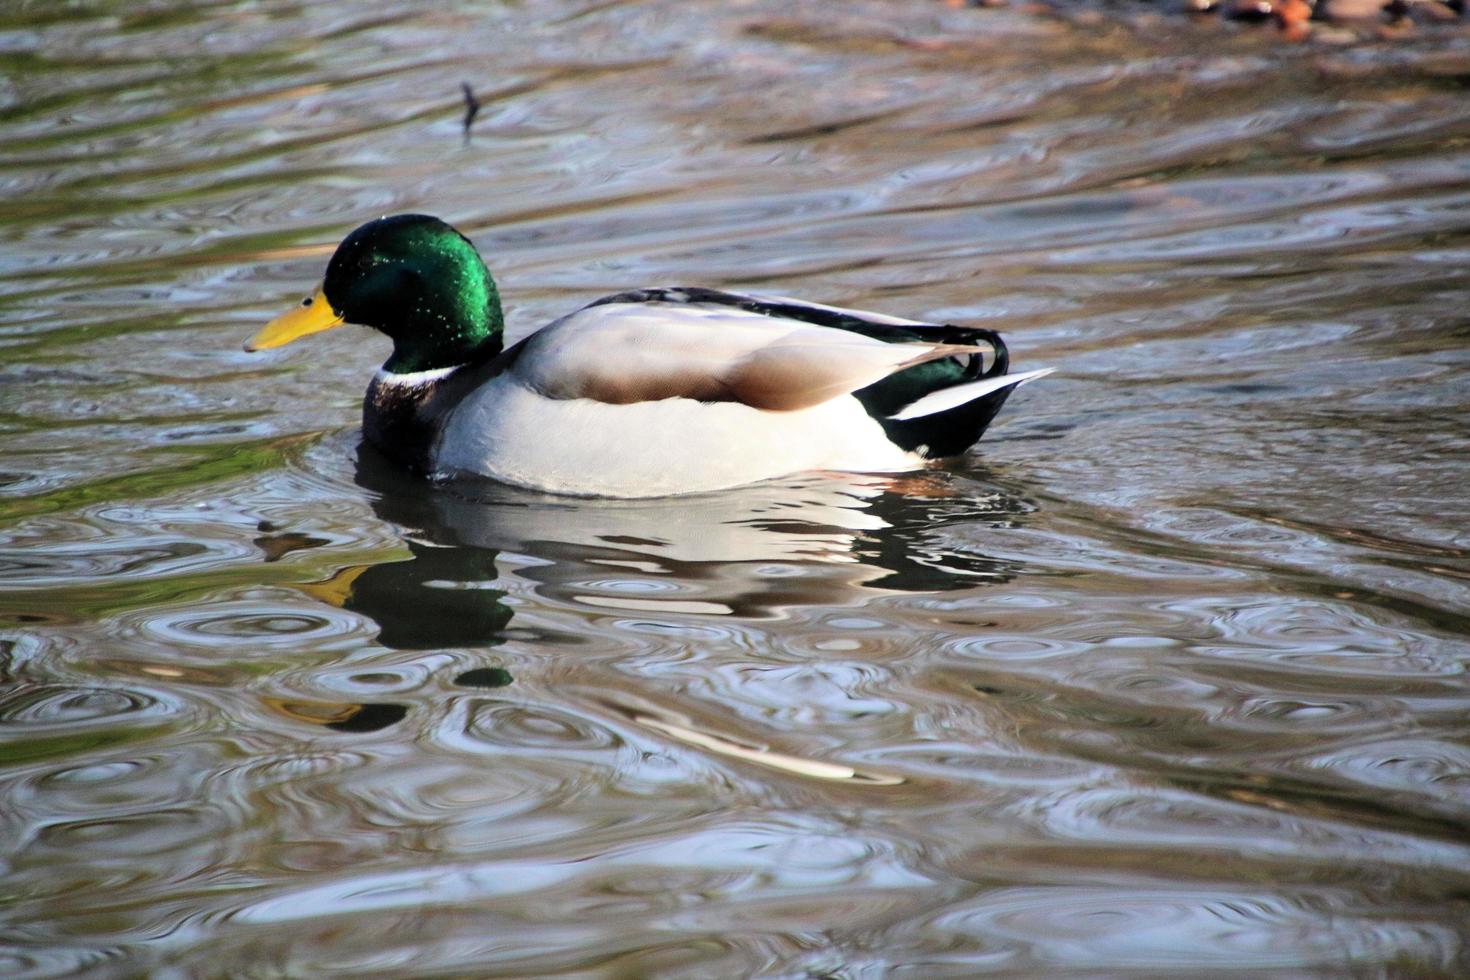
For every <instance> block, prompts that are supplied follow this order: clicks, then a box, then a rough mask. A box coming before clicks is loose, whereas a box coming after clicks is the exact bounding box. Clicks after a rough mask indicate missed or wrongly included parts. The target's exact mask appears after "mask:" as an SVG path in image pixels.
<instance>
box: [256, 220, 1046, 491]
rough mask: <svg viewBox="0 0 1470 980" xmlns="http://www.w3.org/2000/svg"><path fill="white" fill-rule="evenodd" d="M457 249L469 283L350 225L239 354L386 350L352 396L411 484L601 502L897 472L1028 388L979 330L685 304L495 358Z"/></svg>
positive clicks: (659, 293)
mask: <svg viewBox="0 0 1470 980" xmlns="http://www.w3.org/2000/svg"><path fill="white" fill-rule="evenodd" d="M446 235H447V236H453V237H452V238H449V237H446ZM461 243H462V244H461ZM466 248H468V252H469V254H470V255H473V256H474V259H475V263H476V264H478V265H479V267H480V269H483V263H479V261H478V255H475V254H474V252H473V247H472V246H469V245H468V241H467V240H466V239H464V238H463V236H460V235H459V234H458V233H457V232H454V231H453V229H450V228H449V227H448V226H447V225H444V224H443V223H442V222H438V221H437V219H431V218H425V217H422V216H407V215H406V216H399V217H396V218H385V219H381V220H380V221H378V222H372V223H370V224H369V225H365V226H363V227H362V228H360V229H358V230H357V231H356V232H354V233H353V234H352V235H351V236H349V237H348V239H347V240H346V241H345V242H344V243H343V245H342V246H341V248H339V249H338V252H337V255H335V256H334V257H333V259H332V264H331V266H330V267H329V269H328V275H327V279H326V282H325V283H324V286H323V289H322V290H320V291H319V292H318V294H317V295H316V296H315V297H313V300H310V301H308V302H307V303H306V304H304V305H305V307H306V309H303V310H298V311H295V312H293V313H291V314H287V316H286V317H283V318H281V319H280V320H278V321H276V322H274V323H273V324H272V325H271V326H270V327H268V328H267V329H266V330H265V331H263V332H262V333H261V335H260V336H259V337H257V338H256V340H255V341H253V342H252V343H253V345H254V346H256V347H267V346H275V345H276V344H278V343H285V342H288V341H289V340H291V339H294V337H296V336H300V335H301V334H303V333H309V332H313V331H314V330H316V329H325V328H326V327H327V326H335V325H336V324H337V323H341V322H345V321H352V322H365V323H367V324H368V325H371V326H375V327H377V328H378V329H381V330H383V331H384V332H386V333H388V334H389V335H390V336H392V337H393V338H394V341H395V350H394V356H393V357H392V358H390V359H389V360H388V362H387V363H386V364H385V365H384V367H383V369H382V370H380V371H379V372H378V373H377V375H376V376H375V377H374V379H373V381H372V383H371V385H370V386H369V388H368V392H367V397H366V399H365V402H364V408H363V431H364V436H365V438H366V439H367V441H368V442H370V443H372V444H373V445H375V446H376V447H378V448H379V449H380V450H381V451H383V452H384V453H385V454H387V455H388V456H389V457H391V458H393V459H395V460H397V461H398V462H399V463H401V464H402V465H404V466H407V467H409V468H411V469H414V470H416V471H419V472H422V473H425V474H428V475H434V476H441V475H452V474H456V473H474V474H479V475H482V476H489V477H493V478H495V479H498V480H502V481H504V482H506V483H512V484H516V485H519V486H524V487H530V488H533V489H538V490H545V491H549V492H553V493H565V494H579V495H592V496H612V497H646V496H662V495H666V494H676V493H688V492H694V491H701V490H714V489H719V488H723V487H729V486H735V485H738V484H742V483H751V482H754V481H757V480H763V479H768V478H771V477H777V476H783V475H786V474H789V473H795V472H800V471H803V470H814V469H832V470H851V471H894V470H906V469H912V468H914V467H917V466H920V465H923V463H924V462H925V460H927V459H932V458H936V457H940V456H947V455H953V454H955V453H958V452H962V451H964V450H965V449H966V448H968V447H969V446H970V445H971V444H973V443H974V442H975V441H976V440H978V439H979V438H980V435H981V433H983V432H984V430H985V428H986V426H988V425H989V423H990V420H991V419H992V418H994V416H995V414H996V412H998V411H999V410H1000V407H1001V405H1002V404H1003V403H1004V402H1005V400H1006V398H1007V396H1008V395H1009V394H1010V392H1011V391H1012V390H1013V389H1014V388H1015V387H1016V386H1017V385H1019V384H1022V383H1024V382H1025V381H1028V380H1031V379H1032V378H1035V377H1038V376H1040V375H1042V374H1045V373H1047V372H1046V371H1035V372H1031V373H1029V374H1020V375H1008V374H1006V370H1007V367H1008V357H1007V355H1006V349H1005V345H1004V343H1003V342H1002V341H1001V339H1000V337H999V336H998V335H996V334H995V333H994V332H993V331H988V330H978V329H973V328H967V327H958V326H952V325H947V324H930V323H921V322H918V321H913V320H902V319H898V318H895V317H889V316H883V315H880V314H875V313H864V312H861V311H856V310H844V309H838V308H835V307H829V306H821V305H818V304H811V303H803V302H800V301H797V300H789V299H783V298H774V297H761V296H751V295H746V294H741V293H730V292H723V291H717V290H709V289H689V288H667V289H645V290H638V291H635V292H629V293H620V294H618V295H615V296H609V297H606V298H604V299H601V300H598V301H597V302H595V303H593V304H591V305H589V306H586V307H584V308H582V309H580V310H578V311H576V312H575V313H572V314H570V315H569V316H566V317H563V318H562V319H560V320H557V321H556V322H554V323H552V324H550V325H548V326H546V327H544V328H542V329H541V330H539V331H537V332H536V333H534V334H532V335H531V336H529V337H527V338H526V339H525V340H523V341H521V342H520V343H518V344H516V345H514V346H513V347H511V348H509V349H506V350H502V349H501V343H500V335H501V329H500V313H499V302H498V299H497V298H496V296H495V290H494V286H493V284H492V283H490V282H489V276H488V273H486V274H484V280H485V281H484V283H483V284H481V283H479V282H478V281H477V277H476V276H475V275H473V273H474V272H475V270H474V269H470V270H469V271H468V272H467V271H466V270H464V269H462V268H460V266H461V265H462V264H463V263H464V262H465V261H466V259H465V256H464V253H465V250H466ZM426 250H427V252H428V254H427V255H426V254H425V252H426ZM445 255H450V256H451V258H450V259H446V258H445V257H444V256H445ZM405 256H407V258H408V261H405V258H404V257H405ZM415 257H416V258H417V262H415V261H412V260H413V259H414V258H415ZM445 262H449V264H450V265H452V266H453V269H452V271H451V272H449V273H446V275H447V277H448V278H450V279H453V280H455V281H454V282H452V283H451V284H450V286H451V287H452V288H449V289H439V290H438V292H439V294H440V295H439V296H437V297H436V296H435V295H433V293H434V290H433V289H429V288H427V287H426V286H425V283H426V282H428V281H432V280H433V278H434V277H432V276H431V275H429V273H432V272H433V271H434V270H433V268H430V269H427V270H425V269H424V268H422V267H423V266H424V265H426V264H427V265H430V266H433V265H436V264H437V265H443V264H444V263H445ZM405 266H406V267H407V268H408V270H409V271H404V267H405ZM415 266H417V268H415ZM441 271H442V270H441ZM354 277H355V278H354ZM354 281H365V282H366V283H367V285H366V286H362V287H360V288H357V289H356V290H354V289H353V288H352V286H353V283H354ZM334 285H335V288H334ZM354 293H355V294H356V295H354ZM416 293H427V294H429V295H417V294H416ZM466 293H468V294H469V295H468V296H466V295H465V294H466ZM364 294H366V295H368V296H369V300H370V301H369V302H366V303H364V302H363V301H362V297H363V295H364ZM446 297H447V298H446ZM354 302H356V305H357V307H358V308H357V309H354V308H353V305H354ZM481 305H483V306H486V307H488V310H487V311H486V313H485V314H483V315H482V316H481V317H480V319H479V321H477V322H471V321H476V316H475V314H476V312H477V307H479V306H481ZM313 307H316V309H313ZM395 308H396V313H397V315H396V316H395V315H394V313H395ZM465 309H468V311H469V312H465ZM308 320H309V321H310V325H308V326H303V324H304V323H306V322H307V321H308ZM286 321H290V322H289V323H288V322H286ZM324 321H330V322H326V323H325V325H321V324H322V323H323V322H324ZM404 321H415V322H414V323H413V324H411V325H405V323H404ZM985 353H992V354H993V360H992V363H991V365H990V367H989V369H988V370H982V368H983V367H984V365H983V354H985Z"/></svg>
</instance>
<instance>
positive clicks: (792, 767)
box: [633, 715, 904, 786]
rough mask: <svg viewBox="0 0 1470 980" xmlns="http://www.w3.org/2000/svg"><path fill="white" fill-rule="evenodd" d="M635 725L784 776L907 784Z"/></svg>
mask: <svg viewBox="0 0 1470 980" xmlns="http://www.w3.org/2000/svg"><path fill="white" fill-rule="evenodd" d="M633 721H634V722H636V723H637V724H639V725H642V726H643V727H644V728H652V729H653V730H654V731H656V732H662V733H663V734H665V735H667V736H669V737H670V738H676V739H678V740H679V741H681V742H684V743H685V744H688V745H694V746H697V747H699V748H701V749H707V750H708V751H710V752H715V753H718V754H719V755H724V756H729V757H730V758H732V759H740V760H742V761H744V762H753V763H755V764H756V765H758V766H766V767H767V768H770V769H779V770H781V771H782V772H789V773H791V774H793V775H796V776H808V777H810V778H812V779H829V780H844V781H848V782H854V783H861V784H863V785H867V786H899V785H901V784H903V782H904V780H903V779H902V778H900V777H898V776H882V775H878V774H877V773H870V772H861V771H859V770H857V769H854V768H852V767H851V766H840V765H836V764H834V763H831V762H818V761H817V760H815V759H803V758H801V757H800V756H795V755H786V754H785V753H783V752H772V751H770V750H769V749H766V748H761V747H759V746H747V745H741V744H739V743H737V742H732V741H730V740H729V739H725V738H720V737H719V736H717V735H711V734H709V733H708V732H699V731H695V730H694V729H692V728H688V727H685V726H684V725H676V724H674V723H673V722H669V721H661V720H659V719H657V718H650V717H649V716H648V715H634V716H633Z"/></svg>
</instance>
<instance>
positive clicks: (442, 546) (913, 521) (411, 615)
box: [309, 446, 1035, 649]
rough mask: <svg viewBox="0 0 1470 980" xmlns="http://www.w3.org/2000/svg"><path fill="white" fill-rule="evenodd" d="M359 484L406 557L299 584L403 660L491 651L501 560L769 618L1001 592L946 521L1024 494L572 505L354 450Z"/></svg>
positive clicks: (630, 602)
mask: <svg viewBox="0 0 1470 980" xmlns="http://www.w3.org/2000/svg"><path fill="white" fill-rule="evenodd" d="M357 482H358V483H359V485H361V486H362V487H364V488H365V489H367V490H369V491H371V492H372V493H373V494H374V499H373V509H374V510H375V511H376V512H377V513H378V515H379V516H380V517H382V518H383V519H385V520H388V521H392V522H394V523H396V524H399V525H401V526H403V527H405V528H406V529H408V535H409V536H408V540H407V544H408V547H409V550H410V552H411V553H412V556H413V557H411V558H410V559H407V560H405V561H397V562H388V563H384V564H378V565H372V566H366V567H355V568H347V569H343V570H342V571H340V572H338V573H337V575H335V576H333V578H332V579H331V580H329V581H328V582H325V583H320V584H318V585H315V586H311V587H309V588H311V589H313V590H314V594H317V595H318V597H319V598H323V599H327V600H328V601H332V602H334V604H337V605H341V606H342V607H343V608H346V609H349V610H352V611H354V612H357V613H360V614H362V615H364V616H368V617H370V618H372V619H373V620H375V621H376V622H377V623H378V625H379V626H380V628H381V631H382V632H381V635H380V642H382V643H383V645H385V646H389V647H394V648H399V649H429V648H434V647H463V646H486V645H490V644H493V643H496V642H498V640H499V638H500V634H501V633H502V631H503V630H504V628H505V627H506V625H507V623H508V622H509V620H510V618H511V610H510V609H509V608H508V607H507V606H505V605H504V604H503V603H502V602H501V601H500V600H501V599H502V598H503V596H504V592H503V591H500V590H497V589H494V588H490V587H489V585H490V583H493V582H495V581H496V580H497V577H498V572H497V569H496V560H497V558H498V556H499V555H500V553H501V552H513V553H515V554H516V555H518V556H525V557H527V558H530V559H532V561H531V562H530V563H526V562H523V561H518V562H517V565H518V567H517V569H516V571H515V575H516V577H518V578H521V579H523V580H529V581H532V582H536V583H538V587H537V590H536V591H537V594H538V595H540V596H542V597H544V598H546V599H548V600H551V601H554V602H566V603H572V604H574V605H577V606H582V607H586V606H594V607H602V608H611V609H625V610H636V611H645V612H659V611H662V612H669V613H694V614H710V615H735V616H741V617H748V618H769V617H772V616H778V615H781V612H782V610H784V609H787V608H792V607H799V606H810V605H833V606H841V605H852V604H854V603H857V602H861V601H863V600H864V599H866V598H868V597H870V596H871V595H872V594H873V592H874V591H901V592H943V591H949V590H953V589H965V588H972V587H975V586H977V585H981V584H986V583H999V582H1005V581H1009V580H1010V579H1011V578H1013V577H1014V576H1015V575H1016V574H1017V572H1018V571H1019V565H1018V564H1017V563H1015V562H1013V561H1009V560H1006V559H999V558H992V557H989V556H986V555H983V554H979V553H976V552H973V551H971V550H969V549H967V548H964V547H957V546H955V545H954V544H953V543H952V542H950V541H948V540H946V537H945V528H946V527H947V526H950V525H955V524H964V525H969V526H974V525H977V524H978V525H980V526H986V525H988V526H991V527H1003V526H1013V525H1014V524H1015V523H1016V522H1017V520H1018V519H1019V518H1021V517H1022V516H1023V515H1025V514H1027V513H1029V512H1031V511H1032V510H1034V509H1035V506H1034V504H1032V503H1031V502H1030V501H1028V500H1026V499H1025V498H1023V497H1022V496H1020V495H1018V494H1014V493H1009V492H1006V491H1004V490H1000V489H998V488H996V487H995V486H994V485H993V484H985V485H984V486H983V491H982V492H980V493H976V492H975V488H974V485H973V484H970V483H969V482H968V481H966V480H961V479H960V478H956V477H953V476H951V475H949V474H946V473H943V472H933V471H931V472H927V473H923V474H918V475H909V476H905V477H897V478H896V477H893V476H891V475H861V474H815V475H808V476H805V477H799V478H792V479H787V480H780V481H771V482H767V483H762V484H757V485H753V486H749V487H742V488H738V489H734V490H726V491H721V492H718V493H710V494H698V495H690V496H685V497H679V498H673V499H653V500H602V499H569V498H567V497H557V496H550V495H545V494H538V493H534V492H530V491H526V490H521V489H518V488H514V487H508V486H504V485H501V484H497V483H493V482H491V481H488V480H474V481H470V482H465V481H457V482H455V483H453V484H449V485H443V486H425V485H424V484H423V483H422V482H421V481H418V480H413V479H411V478H408V477H406V476H404V475H403V474H402V473H401V472H400V471H399V470H398V469H397V468H396V467H394V466H392V465H391V464H390V463H388V462H387V461H385V460H383V459H382V458H381V457H379V456H378V455H377V454H376V452H375V451H374V450H372V449H371V448H370V447H368V446H363V447H362V449H361V450H360V453H359V458H358V467H357Z"/></svg>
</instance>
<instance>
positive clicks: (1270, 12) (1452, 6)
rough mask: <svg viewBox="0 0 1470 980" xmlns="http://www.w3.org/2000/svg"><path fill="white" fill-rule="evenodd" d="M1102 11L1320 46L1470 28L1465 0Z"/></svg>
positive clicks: (1335, 0)
mask: <svg viewBox="0 0 1470 980" xmlns="http://www.w3.org/2000/svg"><path fill="white" fill-rule="evenodd" d="M944 2H945V3H946V5H948V6H950V7H956V8H962V7H1005V6H1010V2H1009V0H944ZM1103 6H1104V8H1105V9H1106V10H1107V11H1108V12H1110V13H1115V14H1122V13H1123V11H1124V10H1125V9H1127V8H1129V7H1133V8H1138V9H1146V10H1151V11H1156V10H1160V9H1173V10H1177V11H1179V12H1181V13H1185V14H1195V15H1208V14H1218V15H1220V16H1221V17H1222V18H1224V19H1226V20H1230V21H1235V22H1240V23H1244V24H1261V25H1266V24H1272V25H1275V27H1276V28H1277V29H1278V30H1279V31H1280V34H1281V36H1282V37H1283V38H1285V39H1287V40H1292V41H1305V40H1308V39H1315V40H1318V41H1322V42H1326V43H1339V44H1340V43H1350V42H1354V41H1359V40H1370V39H1382V40H1393V39H1397V38H1401V37H1407V36H1410V35H1412V34H1413V33H1414V28H1415V26H1416V25H1423V26H1425V27H1431V26H1437V27H1452V26H1456V25H1459V26H1462V27H1470V20H1467V18H1466V17H1465V10H1466V0H1158V2H1151V0H1124V2H1120V3H1111V2H1105V3H1104V5H1103ZM1017 9H1020V10H1022V11H1025V12H1030V13H1035V14H1039V15H1043V16H1055V17H1064V18H1067V19H1070V20H1081V21H1085V22H1093V21H1096V22H1101V21H1102V20H1103V19H1104V15H1103V13H1102V12H1100V11H1099V10H1098V9H1097V8H1096V7H1095V6H1092V5H1088V4H1084V3H1078V2H1074V0H1041V2H1034V0H1033V2H1027V3H1025V4H1024V5H1019V4H1018V5H1017Z"/></svg>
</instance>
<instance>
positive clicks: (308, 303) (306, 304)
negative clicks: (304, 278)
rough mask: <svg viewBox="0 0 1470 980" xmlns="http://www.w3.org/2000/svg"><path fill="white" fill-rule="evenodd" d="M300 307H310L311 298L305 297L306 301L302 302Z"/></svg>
mask: <svg viewBox="0 0 1470 980" xmlns="http://www.w3.org/2000/svg"><path fill="white" fill-rule="evenodd" d="M301 305H302V306H310V305H311V297H310V296H308V297H306V299H304V300H302V301H301Z"/></svg>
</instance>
